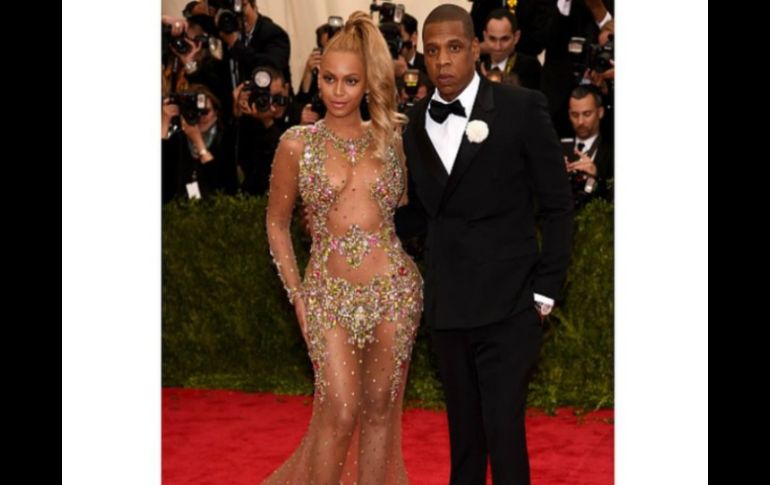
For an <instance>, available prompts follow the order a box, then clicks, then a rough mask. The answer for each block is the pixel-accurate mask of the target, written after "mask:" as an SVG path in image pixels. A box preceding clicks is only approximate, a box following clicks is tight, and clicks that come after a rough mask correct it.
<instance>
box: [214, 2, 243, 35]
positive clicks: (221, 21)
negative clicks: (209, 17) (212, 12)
mask: <svg viewBox="0 0 770 485" xmlns="http://www.w3.org/2000/svg"><path fill="white" fill-rule="evenodd" d="M216 4H217V6H218V10H217V15H216V24H217V29H219V31H220V32H224V33H225V34H232V33H233V32H235V31H237V30H239V29H240V28H241V21H242V18H243V0H219V1H217V2H216Z"/></svg>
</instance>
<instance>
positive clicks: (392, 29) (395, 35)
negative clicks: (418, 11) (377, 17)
mask: <svg viewBox="0 0 770 485" xmlns="http://www.w3.org/2000/svg"><path fill="white" fill-rule="evenodd" d="M380 32H382V36H383V37H385V43H386V44H388V50H389V51H390V57H392V58H393V59H394V60H395V59H398V56H399V54H401V49H403V48H404V41H403V39H401V27H399V24H397V23H394V22H387V23H380Z"/></svg>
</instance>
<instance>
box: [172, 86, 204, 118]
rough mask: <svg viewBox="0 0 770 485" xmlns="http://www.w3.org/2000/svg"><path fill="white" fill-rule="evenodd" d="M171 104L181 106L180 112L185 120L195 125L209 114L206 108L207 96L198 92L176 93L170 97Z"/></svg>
mask: <svg viewBox="0 0 770 485" xmlns="http://www.w3.org/2000/svg"><path fill="white" fill-rule="evenodd" d="M169 100H170V104H175V105H177V106H179V112H180V113H181V115H182V117H183V118H184V120H185V121H186V122H187V123H189V124H191V125H195V124H197V123H198V121H200V118H201V116H203V115H205V114H208V112H209V109H208V108H207V107H206V95H205V94H203V93H196V92H190V91H186V92H181V93H174V94H171V95H170V96H169Z"/></svg>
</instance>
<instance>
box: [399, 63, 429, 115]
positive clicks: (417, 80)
mask: <svg viewBox="0 0 770 485" xmlns="http://www.w3.org/2000/svg"><path fill="white" fill-rule="evenodd" d="M396 89H397V90H398V111H399V112H400V113H407V114H408V113H409V110H410V109H411V108H412V107H413V106H414V104H415V103H416V102H417V101H419V100H421V99H422V98H424V97H426V96H430V95H431V94H432V93H433V83H431V82H430V79H429V78H428V75H427V74H425V73H424V72H422V71H420V70H417V69H410V70H408V71H407V72H406V73H405V74H404V75H403V76H402V77H400V78H397V79H396Z"/></svg>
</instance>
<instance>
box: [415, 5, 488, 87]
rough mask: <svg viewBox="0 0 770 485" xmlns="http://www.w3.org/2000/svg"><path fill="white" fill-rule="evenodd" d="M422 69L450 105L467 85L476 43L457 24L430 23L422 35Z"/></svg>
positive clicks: (476, 46)
mask: <svg viewBox="0 0 770 485" xmlns="http://www.w3.org/2000/svg"><path fill="white" fill-rule="evenodd" d="M422 40H423V44H425V67H426V69H427V70H428V77H429V78H430V80H431V82H432V83H433V84H434V85H435V86H436V89H438V92H439V94H441V97H442V98H444V99H445V100H446V101H452V100H453V99H455V98H456V97H457V96H459V95H460V93H461V92H462V91H463V90H464V89H465V87H466V86H468V84H470V82H471V80H472V79H473V73H474V72H475V69H476V59H478V58H479V41H478V40H477V39H476V38H475V37H473V38H472V39H470V38H468V35H467V34H466V33H465V31H464V30H463V24H462V22H460V21H457V20H453V21H449V22H433V23H430V24H428V25H426V26H425V30H424V31H423V37H422Z"/></svg>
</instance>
